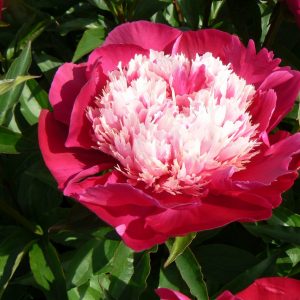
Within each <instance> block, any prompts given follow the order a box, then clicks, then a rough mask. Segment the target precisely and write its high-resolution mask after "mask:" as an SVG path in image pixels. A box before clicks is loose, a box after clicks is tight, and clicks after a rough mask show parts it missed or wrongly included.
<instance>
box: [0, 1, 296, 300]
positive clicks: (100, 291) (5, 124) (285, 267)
mask: <svg viewBox="0 0 300 300" xmlns="http://www.w3.org/2000/svg"><path fill="white" fill-rule="evenodd" d="M6 2H7V3H6V8H5V9H4V11H3V19H2V21H1V22H0V63H1V69H0V72H1V78H0V153H1V156H0V298H1V299H3V300H11V299H13V300H19V299H20V300H21V299H24V300H25V299H26V300H29V299H57V300H65V299H69V300H79V299H84V300H96V299H139V298H140V299H144V300H146V299H158V297H157V296H156V295H155V292H154V290H155V289H156V288H157V287H159V286H160V287H168V288H172V289H176V290H180V291H181V292H182V293H185V294H186V295H187V296H189V297H191V298H192V299H201V300H205V299H208V297H209V298H210V299H214V298H215V297H216V296H217V295H219V294H220V293H221V292H222V291H223V290H225V289H230V290H231V291H232V292H237V291H239V290H241V289H243V288H245V287H246V286H248V285H249V284H250V283H251V282H253V280H255V279H256V278H259V277H263V276H290V277H294V278H299V279H300V263H299V262H300V215H298V214H297V213H300V195H299V194H300V190H299V182H296V183H295V185H294V187H293V188H292V189H290V190H289V191H288V192H287V193H285V194H284V196H283V198H284V201H283V204H282V206H281V207H280V208H278V209H276V210H275V211H274V214H273V217H272V218H271V219H270V220H268V221H264V222H259V223H255V224H240V223H234V224H231V225H229V226H226V227H224V228H221V229H217V230H211V231H205V232H200V233H198V234H197V235H195V234H191V235H188V236H187V237H184V238H177V239H175V240H174V239H173V240H169V241H168V242H167V243H166V245H160V246H159V247H157V246H156V247H154V248H152V249H150V250H148V251H144V252H140V253H134V252H133V251H132V250H131V249H129V248H127V247H126V246H125V245H124V243H123V242H121V241H120V239H119V237H118V236H117V234H116V233H115V232H114V230H113V229H112V228H110V227H109V226H107V225H106V224H105V223H103V222H102V221H101V220H99V219H97V218H96V217H95V216H94V215H93V214H91V213H90V212H89V211H87V210H86V209H85V208H83V207H82V206H80V205H79V204H77V203H76V202H75V201H74V200H72V199H70V198H67V197H64V196H63V195H62V194H61V193H60V192H59V191H58V189H57V185H56V182H55V181H54V179H53V178H52V177H51V175H50V173H49V171H48V170H47V169H46V167H45V165H44V163H43V160H42V157H41V154H40V151H39V148H38V141H37V122H38V116H39V113H40V111H41V109H42V108H48V109H51V107H50V104H49V102H48V91H49V87H50V85H51V81H52V78H53V75H54V73H55V71H56V70H57V68H58V67H59V66H60V65H61V64H62V63H63V62H67V61H73V62H80V61H84V60H85V59H86V55H87V54H88V53H89V52H90V51H92V50H93V49H94V48H96V47H98V46H99V45H101V43H102V42H103V40H104V39H105V37H106V35H107V33H108V32H109V31H111V30H112V29H113V28H114V27H115V26H117V25H118V24H121V23H123V22H126V21H133V20H142V19H144V20H151V21H153V22H160V23H166V24H169V25H171V26H174V27H179V28H181V29H182V30H187V29H198V28H217V29H220V30H224V31H227V32H230V33H234V34H237V35H238V36H239V37H240V38H241V40H242V41H243V42H244V43H247V42H248V40H249V39H250V38H252V39H254V41H255V43H256V47H257V49H260V48H262V47H264V46H265V47H267V48H268V49H270V50H273V51H274V53H275V55H276V56H277V57H280V58H282V64H283V65H290V66H292V67H293V68H295V69H300V57H299V54H300V31H299V28H297V25H296V23H295V21H294V18H293V15H292V14H291V13H290V12H289V10H288V9H287V7H286V5H285V4H284V3H283V2H278V1H275V0H268V1H258V0H257V1H256V0H243V1H235V0H198V1H195V0H177V1H171V0H123V1H121V0H113V1H109V0H86V1H85V0H82V1H79V0H64V1H62V0H51V1H50V0H39V1H36V0H9V1H6ZM145 34H146V33H145ZM280 128H282V129H285V130H288V131H290V132H296V131H298V130H299V120H298V102H296V104H295V107H294V109H293V111H292V112H291V113H290V114H289V115H288V116H287V117H286V118H285V120H284V121H283V122H282V123H281V124H280Z"/></svg>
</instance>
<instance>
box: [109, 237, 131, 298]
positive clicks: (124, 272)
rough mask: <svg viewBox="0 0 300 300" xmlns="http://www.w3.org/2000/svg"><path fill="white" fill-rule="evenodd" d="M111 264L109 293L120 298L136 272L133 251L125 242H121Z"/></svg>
mask: <svg viewBox="0 0 300 300" xmlns="http://www.w3.org/2000/svg"><path fill="white" fill-rule="evenodd" d="M111 266H112V269H111V271H110V279H111V284H110V286H109V292H108V293H109V295H111V296H112V297H113V298H115V299H120V296H121V294H122V293H123V291H124V290H125V289H126V286H127V284H128V283H129V282H130V280H131V278H132V275H133V272H134V266H133V251H132V250H131V249H130V248H128V247H127V246H126V245H125V244H124V243H123V242H120V244H119V246H118V248H117V250H116V252H115V255H114V257H113V259H112V261H111Z"/></svg>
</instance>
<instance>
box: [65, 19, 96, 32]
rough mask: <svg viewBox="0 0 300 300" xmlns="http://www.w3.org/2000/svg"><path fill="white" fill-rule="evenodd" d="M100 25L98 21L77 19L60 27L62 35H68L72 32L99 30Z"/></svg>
mask: <svg viewBox="0 0 300 300" xmlns="http://www.w3.org/2000/svg"><path fill="white" fill-rule="evenodd" d="M98 26H99V23H98V22H97V20H96V19H91V18H76V19H72V20H70V21H66V22H64V23H62V24H61V25H60V28H59V31H60V33H61V34H62V35H66V34H68V33H69V32H71V31H75V30H82V29H92V28H98Z"/></svg>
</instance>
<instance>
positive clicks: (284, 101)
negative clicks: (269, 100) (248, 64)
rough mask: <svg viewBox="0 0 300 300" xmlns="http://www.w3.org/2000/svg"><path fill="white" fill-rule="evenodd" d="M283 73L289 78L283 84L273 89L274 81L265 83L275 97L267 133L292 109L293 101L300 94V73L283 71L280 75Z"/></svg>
mask: <svg viewBox="0 0 300 300" xmlns="http://www.w3.org/2000/svg"><path fill="white" fill-rule="evenodd" d="M283 72H285V73H287V74H285V78H288V77H289V76H290V78H289V79H287V80H286V81H285V82H282V83H280V84H278V85H276V86H275V87H273V86H274V83H273V82H274V81H275V80H274V81H273V80H270V81H269V82H267V83H266V86H268V87H269V88H273V89H274V91H275V92H276V95H277V103H276V108H275V111H274V113H273V116H272V119H271V121H270V125H269V129H268V130H269V131H270V130H272V129H273V128H274V127H275V126H276V125H278V123H279V122H280V121H281V120H282V119H283V117H284V116H285V115H286V114H287V113H288V112H289V111H290V110H291V109H292V108H293V105H294V103H295V100H296V98H297V96H298V95H299V92H300V72H298V71H293V70H285V71H282V72H280V73H281V74H282V73H283ZM281 76H282V75H281ZM266 80H267V79H266ZM275 82H276V81H275ZM277 82H278V81H277Z"/></svg>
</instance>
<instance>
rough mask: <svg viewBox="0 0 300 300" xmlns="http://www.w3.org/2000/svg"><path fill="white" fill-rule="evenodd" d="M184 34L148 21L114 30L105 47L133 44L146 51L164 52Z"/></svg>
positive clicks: (104, 44)
mask: <svg viewBox="0 0 300 300" xmlns="http://www.w3.org/2000/svg"><path fill="white" fill-rule="evenodd" d="M181 34H182V32H181V31H180V30H178V29H175V28H172V27H170V26H167V25H164V24H157V23H156V24H155V23H152V22H148V21H137V22H131V23H125V24H122V25H120V26H118V27H116V28H115V29H114V30H112V31H111V32H110V33H109V34H108V36H107V38H106V40H105V42H104V43H103V46H106V45H111V44H131V45H136V46H139V47H142V48H144V49H153V50H157V51H161V50H164V49H165V48H166V47H167V46H168V45H169V44H171V43H173V42H174V41H175V40H176V38H177V37H178V36H180V35H181Z"/></svg>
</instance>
